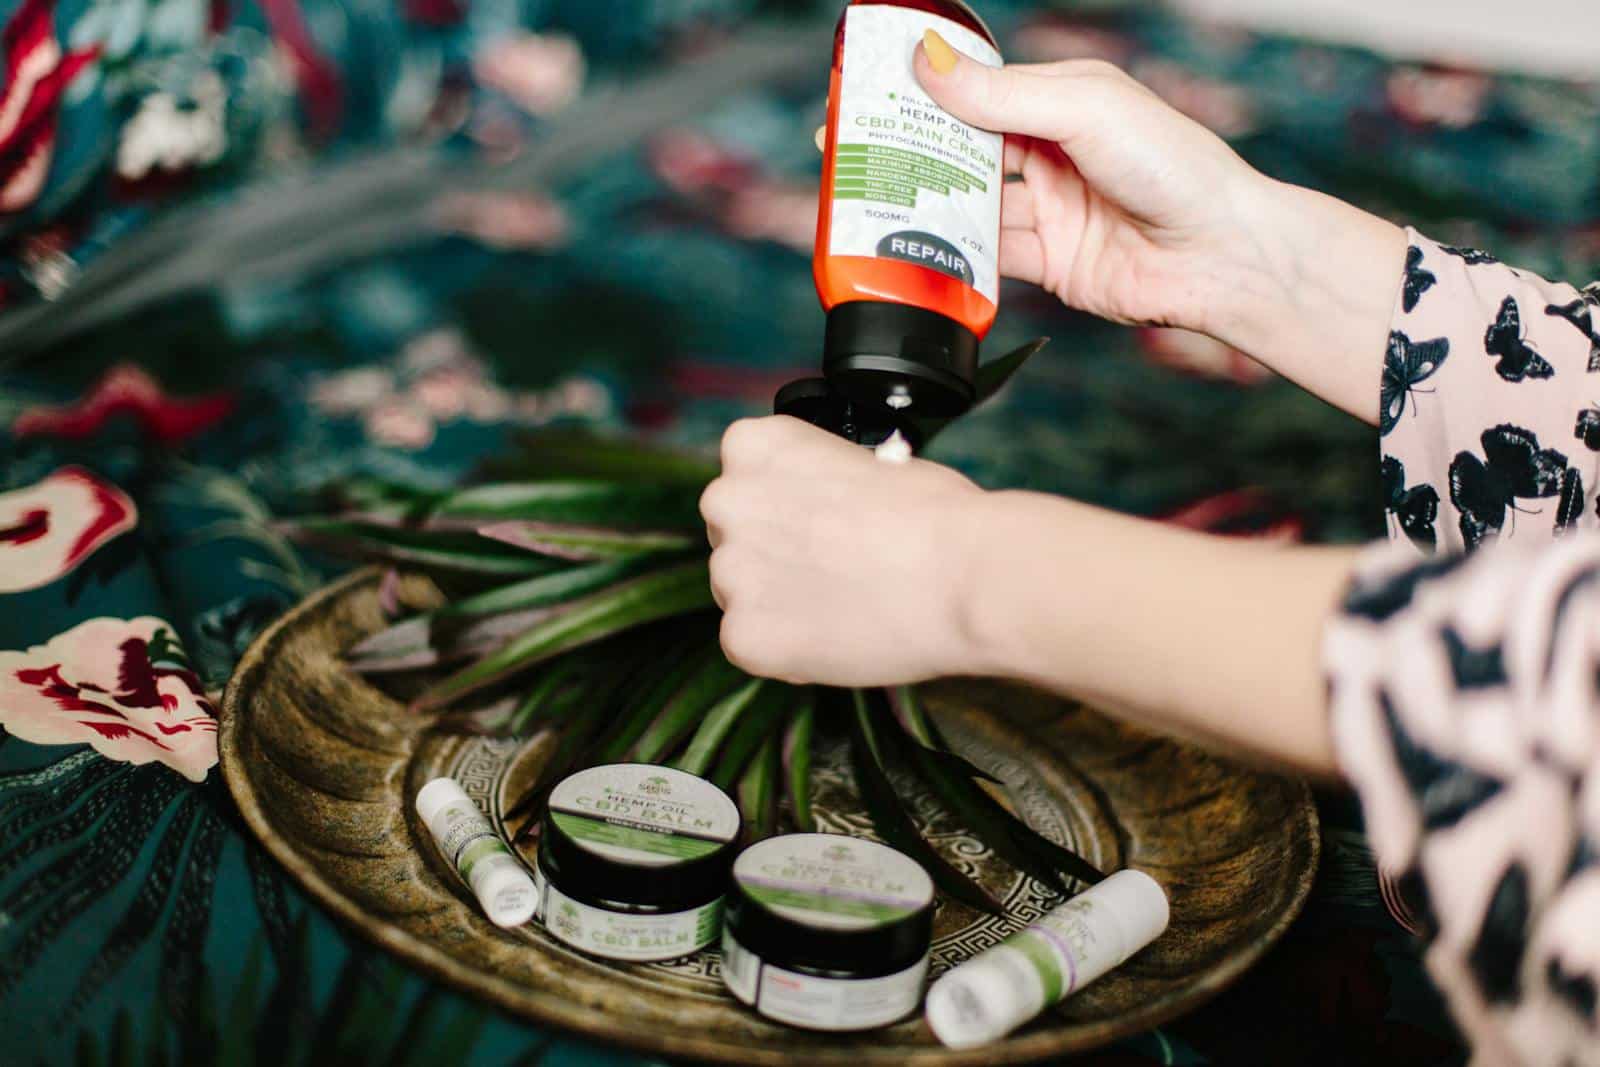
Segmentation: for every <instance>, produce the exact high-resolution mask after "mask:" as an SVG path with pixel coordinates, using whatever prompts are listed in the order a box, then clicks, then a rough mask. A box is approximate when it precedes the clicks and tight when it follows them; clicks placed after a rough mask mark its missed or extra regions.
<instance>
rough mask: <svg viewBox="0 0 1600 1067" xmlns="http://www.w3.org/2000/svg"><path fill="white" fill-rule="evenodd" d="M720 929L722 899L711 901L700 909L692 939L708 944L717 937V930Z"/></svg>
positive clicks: (698, 942)
mask: <svg viewBox="0 0 1600 1067" xmlns="http://www.w3.org/2000/svg"><path fill="white" fill-rule="evenodd" d="M721 929H722V901H720V900H717V901H713V902H712V903H710V904H707V905H706V906H705V907H703V908H701V909H700V921H699V922H698V923H697V924H696V925H695V931H694V939H695V942H696V943H697V944H702V945H705V944H710V943H711V942H712V941H715V940H716V938H717V931H719V930H721Z"/></svg>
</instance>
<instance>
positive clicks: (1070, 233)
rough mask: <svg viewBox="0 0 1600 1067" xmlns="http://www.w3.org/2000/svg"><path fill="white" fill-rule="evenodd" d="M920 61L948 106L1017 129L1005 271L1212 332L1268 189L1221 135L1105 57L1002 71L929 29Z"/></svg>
mask: <svg viewBox="0 0 1600 1067" xmlns="http://www.w3.org/2000/svg"><path fill="white" fill-rule="evenodd" d="M915 67H916V73H917V78H918V80H919V81H921V83H922V86H923V88H924V89H926V90H927V91H928V94H929V95H930V96H931V97H933V99H934V101H935V102H936V103H937V104H939V105H940V106H941V107H943V108H944V109H945V110H947V111H949V112H950V113H951V114H953V115H955V116H956V117H957V118H958V119H961V120H962V121H963V122H967V123H970V124H972V125H974V126H978V127H980V128H982V129H986V130H995V131H1000V132H1003V133H1006V134H1008V135H1009V136H1008V137H1007V142H1006V154H1005V170H1006V172H1007V173H1008V174H1013V175H1019V176H1020V177H1021V179H1022V180H1021V181H1020V182H1016V181H1013V182H1011V183H1008V184H1007V185H1006V187H1005V192H1004V200H1003V203H1002V209H1001V211H1002V214H1001V221H1000V225H1001V230H1000V269H1001V270H1002V271H1003V272H1004V273H1006V274H1007V275H1008V276H1010V277H1013V278H1020V279H1022V280H1023V281H1028V282H1033V283H1034V284H1036V285H1040V286H1043V287H1044V288H1045V289H1048V290H1049V291H1050V292H1052V293H1055V294H1056V295H1057V296H1059V297H1060V298H1061V300H1062V301H1063V302H1064V303H1066V304H1068V305H1069V306H1071V307H1074V308H1077V309H1079V310H1081V311H1087V312H1090V313H1092V314H1095V315H1099V316H1101V317H1102V318H1107V319H1111V320H1113V321H1116V322H1122V323H1158V324H1161V325H1165V326H1182V327H1186V328H1188V329H1195V330H1204V329H1205V328H1206V327H1207V325H1208V324H1209V320H1210V312H1211V309H1212V307H1213V306H1214V304H1215V298H1216V296H1217V293H1216V292H1215V287H1216V286H1217V285H1220V284H1225V282H1226V275H1227V274H1229V273H1230V272H1232V271H1236V270H1239V269H1242V268H1241V265H1239V264H1236V263H1234V262H1233V261H1235V260H1240V259H1242V258H1244V257H1247V256H1249V255H1251V254H1252V252H1251V249H1250V248H1249V244H1250V242H1249V236H1250V235H1249V234H1248V233H1242V232H1241V231H1243V230H1245V229H1246V228H1247V223H1248V220H1249V216H1250V212H1251V209H1252V207H1253V206H1254V205H1255V204H1256V203H1258V202H1259V201H1260V200H1261V199H1262V194H1263V192H1264V189H1263V187H1264V186H1265V185H1266V181H1265V179H1263V178H1262V177H1261V175H1260V174H1258V173H1257V172H1256V171H1254V170H1252V169H1251V168H1250V166H1249V165H1248V164H1246V163H1245V162H1244V160H1242V159H1240V158H1239V157H1238V155H1236V154H1235V153H1234V151H1233V150H1232V149H1231V148H1229V147H1228V146H1227V145H1226V144H1224V143H1223V142H1222V140H1221V138H1219V137H1217V136H1216V135H1215V134H1213V133H1212V132H1211V131H1210V130H1207V129H1206V128H1205V127H1203V126H1201V125H1199V124H1198V123H1196V122H1194V121H1193V120H1191V119H1189V118H1186V117H1185V116H1183V115H1181V114H1179V113H1178V112H1177V111H1174V110H1173V109H1172V108H1171V107H1168V106H1167V105H1166V104H1165V103H1163V102H1162V101H1161V99H1160V98H1159V97H1157V96H1156V95H1155V94H1154V93H1152V92H1150V90H1148V89H1146V88H1145V87H1144V86H1143V85H1140V84H1139V83H1138V82H1137V81H1135V80H1134V79H1133V78H1131V77H1129V76H1128V75H1127V74H1125V73H1124V72H1123V71H1122V70H1120V69H1119V68H1117V67H1115V66H1112V65H1111V64H1109V63H1105V62H1101V61H1099V60H1068V61H1066V62H1061V63H1045V64H1030V65H1013V66H1008V67H1005V68H1003V69H998V70H997V69H994V68H991V67H987V66H984V65H983V64H981V63H977V62H974V61H973V60H971V59H969V58H967V57H966V56H963V55H961V54H960V53H958V52H956V51H955V50H954V49H953V48H951V47H950V45H948V44H947V43H946V42H945V40H944V39H943V38H942V37H940V36H939V35H938V33H936V32H935V31H933V30H929V31H928V32H927V34H926V35H925V36H924V38H923V44H922V45H921V46H920V47H918V49H917V54H916V59H915ZM1241 238H1244V239H1243V240H1241Z"/></svg>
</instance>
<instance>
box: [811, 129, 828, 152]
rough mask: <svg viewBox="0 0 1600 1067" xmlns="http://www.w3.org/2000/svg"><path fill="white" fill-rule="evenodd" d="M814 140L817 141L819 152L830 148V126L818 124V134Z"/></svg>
mask: <svg viewBox="0 0 1600 1067" xmlns="http://www.w3.org/2000/svg"><path fill="white" fill-rule="evenodd" d="M812 140H813V141H815V142H817V151H818V152H826V151H827V150H828V127H826V126H818V127H817V135H816V136H815V137H813V138H812Z"/></svg>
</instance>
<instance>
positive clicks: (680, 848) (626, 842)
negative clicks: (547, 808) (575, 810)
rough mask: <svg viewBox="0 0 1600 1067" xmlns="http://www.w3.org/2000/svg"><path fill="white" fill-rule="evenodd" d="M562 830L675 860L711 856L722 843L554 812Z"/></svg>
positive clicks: (553, 817) (596, 842) (593, 841)
mask: <svg viewBox="0 0 1600 1067" xmlns="http://www.w3.org/2000/svg"><path fill="white" fill-rule="evenodd" d="M550 818H551V820H552V821H554V822H555V824H556V825H557V826H559V827H560V828H561V830H562V831H563V832H564V833H565V834H566V835H567V836H568V837H571V838H572V839H574V840H576V841H583V842H585V843H587V844H593V845H611V846H613V847H615V848H630V849H633V850H635V851H637V852H648V853H650V854H651V855H653V856H671V857H672V858H673V859H680V860H692V859H698V858H700V857H701V856H706V855H710V854H711V853H713V852H715V851H716V850H717V849H719V848H721V847H722V845H721V844H719V843H718V842H716V841H703V840H701V839H700V838H696V837H684V836H682V835H681V834H673V833H668V832H666V831H664V830H639V829H635V828H634V827H631V826H617V825H616V824H615V823H609V822H606V821H605V820H604V819H595V818H591V817H590V816H587V815H572V814H569V813H567V812H553V813H551V816H550Z"/></svg>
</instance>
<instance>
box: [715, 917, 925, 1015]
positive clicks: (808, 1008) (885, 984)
mask: <svg viewBox="0 0 1600 1067" xmlns="http://www.w3.org/2000/svg"><path fill="white" fill-rule="evenodd" d="M722 959H723V972H722V973H723V980H724V982H726V983H727V986H728V989H729V990H730V991H731V992H732V993H733V995H734V996H736V997H738V998H739V999H740V1000H742V1001H744V1002H745V1003H746V1004H753V1005H754V1006H755V1009H756V1011H758V1012H760V1013H761V1014H762V1015H765V1016H766V1017H767V1018H769V1019H776V1020H777V1021H778V1022H781V1023H788V1024H789V1025H791V1026H803V1027H806V1028H807V1029H810V1030H866V1029H870V1028H872V1027H875V1026H887V1025H889V1024H890V1023H892V1022H897V1021H899V1020H900V1019H903V1018H905V1017H906V1016H907V1015H910V1014H911V1013H912V1012H914V1011H916V1010H917V1005H918V1004H920V1003H921V1002H922V982H923V979H924V978H925V977H926V976H927V973H928V957H927V956H926V955H924V956H923V957H922V958H921V959H920V960H918V961H917V962H916V963H914V964H912V965H911V966H910V967H907V968H906V969H905V970H903V971H898V972H896V973H894V974H889V975H884V976H883V977H881V978H818V977H816V976H814V975H809V974H798V973H796V972H794V971H786V970H784V969H783V968H781V967H774V966H773V965H772V964H770V963H766V962H765V961H763V960H761V959H760V958H759V957H757V956H756V955H754V954H753V953H751V952H750V951H749V950H748V949H746V948H744V947H743V946H742V945H740V944H739V942H737V941H736V940H734V938H733V936H732V935H731V934H729V933H728V932H727V931H726V930H724V931H723V935H722ZM730 960H732V961H734V962H733V966H732V967H730V966H729V961H730Z"/></svg>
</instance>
